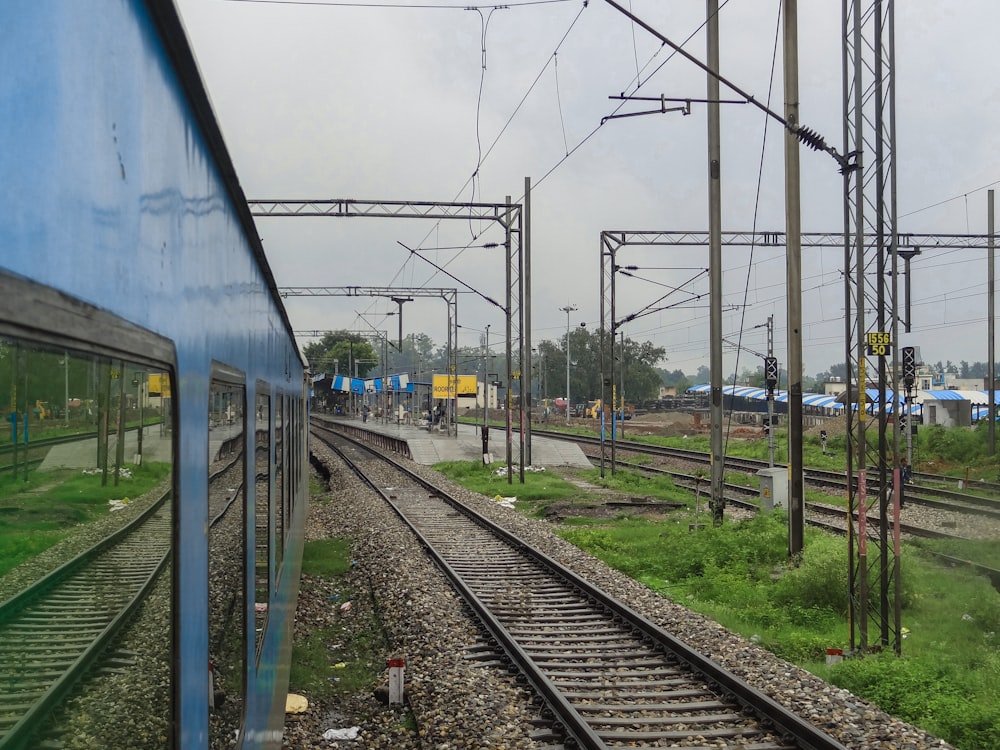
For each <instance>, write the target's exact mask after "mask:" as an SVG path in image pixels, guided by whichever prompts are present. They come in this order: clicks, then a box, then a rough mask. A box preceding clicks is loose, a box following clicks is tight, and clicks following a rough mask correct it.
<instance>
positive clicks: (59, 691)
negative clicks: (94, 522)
mask: <svg viewBox="0 0 1000 750" xmlns="http://www.w3.org/2000/svg"><path fill="white" fill-rule="evenodd" d="M171 495H172V492H171V491H168V492H166V493H164V494H163V495H162V496H161V497H160V498H159V500H157V501H156V502H154V503H153V504H152V505H151V506H150V508H149V509H148V510H147V511H146V512H145V513H143V514H142V515H141V516H139V517H138V518H136V519H135V520H134V521H133V522H132V523H130V524H129V525H127V526H125V527H123V528H122V529H120V530H119V531H117V532H116V533H114V534H112V535H111V536H109V537H107V538H106V539H105V540H103V541H102V542H101V543H99V544H97V545H95V546H94V547H92V548H91V549H90V550H88V551H87V552H84V553H83V554H81V555H79V556H77V557H76V558H75V559H73V560H71V561H69V562H67V563H66V564H64V565H63V566H62V567H60V568H58V569H57V570H55V571H53V572H52V573H50V574H49V575H47V576H45V577H44V578H42V579H41V580H39V581H38V582H36V583H35V584H34V585H33V586H31V587H30V588H28V589H25V590H24V591H22V592H21V593H20V594H18V595H17V596H15V597H13V598H11V599H9V600H8V601H6V602H4V603H3V604H2V605H0V748H2V749H3V750H10V749H12V748H23V747H26V745H25V743H26V742H27V741H28V739H29V738H30V736H31V734H32V733H33V732H35V731H36V730H37V729H38V728H39V726H40V723H41V720H42V719H43V717H44V716H45V715H47V713H48V712H49V711H50V710H51V709H52V708H54V707H55V706H56V705H57V704H58V703H59V702H60V701H62V700H63V698H64V697H66V696H67V695H68V694H69V693H70V692H71V691H72V690H73V689H74V688H75V687H76V685H77V684H78V683H79V682H80V681H81V680H82V679H83V678H84V677H85V675H86V674H87V673H88V671H89V670H91V669H92V668H94V667H95V666H97V665H99V664H101V663H102V659H103V657H104V654H105V651H106V650H107V648H108V646H109V645H111V644H112V643H113V642H114V640H115V638H116V636H117V635H118V634H119V633H120V632H121V631H122V629H123V628H124V627H125V626H126V625H127V624H128V622H129V619H130V616H131V615H132V613H133V612H134V611H135V610H136V609H137V608H138V606H139V605H140V604H141V603H142V601H143V599H144V596H145V595H146V592H147V591H148V590H149V588H150V587H151V586H152V585H153V583H154V582H155V581H156V579H157V577H158V575H159V573H160V572H161V571H162V570H163V568H164V566H165V564H166V562H167V560H168V558H169V552H170V540H171V528H172V523H171V516H170V511H169V507H170V506H169V502H168V501H169V499H170V497H171ZM107 666H110V667H111V668H113V667H114V664H113V663H110V664H107Z"/></svg>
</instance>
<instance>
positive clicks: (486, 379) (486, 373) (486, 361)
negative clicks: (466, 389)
mask: <svg viewBox="0 0 1000 750" xmlns="http://www.w3.org/2000/svg"><path fill="white" fill-rule="evenodd" d="M485 344H486V347H485V350H484V351H483V461H485V460H486V454H487V453H489V452H490V450H489V449H490V324H489V323H487V324H486V339H485Z"/></svg>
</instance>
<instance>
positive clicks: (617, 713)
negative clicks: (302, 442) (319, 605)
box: [313, 429, 843, 750]
mask: <svg viewBox="0 0 1000 750" xmlns="http://www.w3.org/2000/svg"><path fill="white" fill-rule="evenodd" d="M313 435H314V437H315V438H317V439H320V440H322V441H323V442H324V443H326V444H327V445H330V446H331V448H332V449H334V450H335V451H337V452H338V453H340V455H341V456H342V457H343V458H344V460H345V461H346V462H347V463H348V464H349V465H351V466H352V467H354V470H355V472H356V473H357V474H358V476H359V477H361V478H362V479H363V480H364V481H366V482H368V483H369V485H370V486H372V488H373V489H374V490H375V491H376V492H378V493H379V494H381V495H382V496H383V497H384V498H385V500H386V502H388V503H390V504H391V505H392V507H393V508H394V509H395V511H396V512H397V513H398V514H399V515H400V517H401V518H403V519H404V520H405V521H406V523H407V524H408V525H409V526H410V528H411V529H412V530H413V532H414V534H416V535H417V537H418V538H419V540H420V542H421V543H422V544H423V545H424V546H425V547H426V549H427V550H428V552H429V554H431V555H432V556H433V557H434V558H435V560H436V563H437V565H438V566H439V567H440V568H441V569H442V570H443V571H444V572H445V573H446V575H447V576H448V577H449V578H450V579H451V581H452V584H453V585H454V586H455V588H456V590H457V591H458V592H459V593H460V595H461V596H462V597H463V598H464V599H465V601H466V602H467V604H468V605H469V607H470V608H471V609H472V610H473V611H474V612H475V614H476V616H477V617H478V618H479V620H480V622H481V624H482V626H483V628H484V629H485V630H486V631H487V632H488V633H489V634H490V637H491V638H492V639H494V640H495V641H496V643H497V649H498V650H499V652H502V654H503V657H504V658H505V659H506V660H507V661H508V662H509V663H510V665H511V668H512V669H516V670H517V671H519V673H520V674H521V675H523V676H524V679H525V680H526V681H527V682H528V683H529V684H530V685H531V686H532V687H533V688H534V690H535V692H536V694H537V695H539V696H540V698H541V699H542V700H543V701H544V704H545V708H544V709H543V710H542V711H541V716H542V719H543V721H541V722H540V726H539V727H538V730H537V732H536V736H535V739H536V740H538V741H541V742H549V743H558V745H556V746H560V745H561V746H562V747H566V748H592V749H594V750H598V749H603V748H610V747H663V746H672V747H685V748H689V749H694V748H707V747H709V746H712V747H719V746H726V747H745V748H756V750H791V749H792V748H802V749H805V748H810V749H813V750H841V749H842V748H843V745H841V744H840V743H839V742H837V741H836V740H834V739H833V738H831V737H829V736H828V735H826V734H825V733H823V732H821V731H819V730H818V729H817V728H816V727H814V726H813V725H812V724H810V723H809V722H808V721H805V720H804V719H802V718H801V717H799V716H797V715H795V714H794V713H792V712H791V711H789V710H787V709H785V708H784V707H783V706H781V705H780V704H778V703H777V702H776V701H774V700H773V699H771V698H770V697H768V696H767V695H764V694H763V693H761V692H759V691H757V690H756V689H754V688H753V687H752V686H751V685H749V684H748V683H746V682H744V681H743V680H740V679H739V678H738V677H736V676H735V675H734V674H732V673H731V672H728V671H727V670H725V669H723V668H722V667H720V666H719V665H717V664H715V663H714V662H712V661H711V660H709V659H707V658H706V657H705V656H703V655H701V654H699V653H697V652H696V651H694V650H693V649H691V648H690V647H688V646H687V645H686V644H684V643H683V642H681V641H679V640H678V639H676V638H674V637H673V636H671V634H670V633H668V632H666V631H664V630H662V629H660V628H658V627H657V626H656V625H654V624H653V623H651V622H649V621H648V620H646V619H645V618H643V617H641V616H640V615H639V614H638V613H636V612H635V611H633V610H632V609H630V608H629V607H627V606H625V605H624V604H622V603H621V602H619V601H617V600H616V599H614V598H613V597H611V596H609V595H608V594H606V593H605V592H603V591H601V590H600V589H598V588H596V587H594V586H593V585H591V584H590V583H588V582H587V581H586V580H584V579H582V578H581V577H579V576H578V575H577V574H575V573H573V572H572V571H570V570H568V569H566V568H563V567H562V566H561V565H559V564H558V563H556V562H555V561H554V560H552V559H551V558H549V557H547V556H545V555H544V554H542V553H540V552H537V551H535V550H534V549H532V548H531V547H530V546H529V545H527V544H526V543H524V542H523V541H521V540H520V539H518V538H517V537H515V536H513V535H512V534H510V533H509V532H507V531H505V530H503V529H502V528H499V527H497V526H495V525H494V524H493V523H491V522H490V521H489V520H487V519H486V518H485V517H483V516H480V515H478V514H476V513H475V512H473V511H471V510H470V509H468V508H467V507H466V506H464V505H463V504H462V503H460V502H459V501H457V500H455V499H453V498H451V497H450V496H448V495H447V494H446V493H445V492H443V491H442V490H440V489H439V488H437V487H434V486H432V485H429V484H427V483H426V482H424V481H423V480H422V479H420V478H419V477H417V476H416V475H415V474H413V473H411V472H409V471H407V470H406V469H405V468H403V467H402V466H400V465H399V464H397V463H396V462H394V461H391V460H390V459H388V458H386V457H384V456H381V455H378V454H375V453H372V452H370V451H369V450H368V449H367V448H364V447H362V446H361V445H360V444H358V443H355V442H353V441H348V440H347V438H344V437H341V436H336V435H334V434H333V433H332V432H331V431H330V430H325V429H324V430H319V429H314V431H313ZM373 461H378V462H386V463H388V464H390V465H391V466H392V467H393V471H394V472H396V473H397V478H395V479H392V480H391V481H390V482H388V486H389V487H390V488H391V489H385V488H381V487H376V486H374V485H373V484H372V483H371V482H370V481H369V480H367V479H366V477H367V476H368V475H370V474H371V471H368V470H366V467H370V464H371V462H373Z"/></svg>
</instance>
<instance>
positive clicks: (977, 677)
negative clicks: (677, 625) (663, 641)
mask: <svg viewBox="0 0 1000 750" xmlns="http://www.w3.org/2000/svg"><path fill="white" fill-rule="evenodd" d="M688 520H690V517H687V516H685V517H678V518H676V519H672V520H668V521H665V522H651V521H645V520H642V521H640V520H635V519H629V520H625V521H616V522H604V523H589V524H587V525H585V526H577V527H572V528H565V527H564V528H563V529H561V530H560V531H559V533H560V534H561V535H562V536H563V537H565V538H566V539H567V540H569V541H571V542H573V543H574V544H576V545H577V546H579V547H581V548H582V549H585V550H587V551H588V552H591V553H592V554H594V555H596V556H597V557H599V558H601V559H602V560H604V561H605V562H606V563H608V564H609V565H610V566H612V567H614V568H616V569H618V570H621V571H622V572H624V573H626V574H628V575H629V576H631V577H633V578H635V579H637V580H639V581H641V582H643V583H644V584H646V585H647V586H649V587H650V588H651V589H653V590H654V591H657V592H659V593H661V594H663V595H664V596H667V597H669V598H671V599H674V600H675V601H678V602H679V603H682V604H684V605H685V606H687V607H689V608H691V609H693V610H696V611H699V612H702V613H703V614H705V615H707V616H708V617H711V618H712V619H713V620H716V621H717V622H720V623H721V624H723V625H724V626H726V627H727V628H729V629H731V630H733V631H735V632H738V633H741V634H743V635H744V636H746V637H748V638H751V639H752V640H754V641H756V642H758V643H760V644H761V645H762V646H764V647H766V648H768V649H769V650H771V651H773V652H774V653H776V654H778V655H779V656H781V657H783V658H785V659H787V660H789V661H791V662H793V663H796V664H798V665H800V666H802V667H804V668H805V669H808V670H809V671H811V672H814V673H816V674H819V675H820V676H822V677H824V678H825V679H827V680H829V681H830V682H832V683H834V684H836V685H839V686H841V687H845V688H847V689H849V690H851V691H852V692H855V693H856V694H858V695H861V696H863V697H865V698H867V699H869V700H872V701H874V702H876V703H878V704H879V705H880V706H881V707H882V708H883V709H885V710H886V711H888V712H890V713H892V714H893V715H896V716H899V717H900V718H902V719H904V720H906V721H909V722H911V723H913V724H916V725H918V726H921V727H923V728H925V729H927V730H928V731H930V732H931V733H933V734H935V735H937V736H940V737H942V738H944V739H946V740H948V741H949V742H951V743H952V744H954V745H955V746H956V747H958V748H960V750H993V749H995V748H997V747H1000V708H998V699H1000V643H998V637H997V632H996V631H997V629H998V625H1000V596H998V594H997V592H996V591H995V590H993V589H992V587H991V586H990V585H989V583H988V582H987V581H986V580H985V579H983V578H981V577H976V576H974V575H973V574H971V573H970V572H968V571H961V570H951V569H946V568H942V567H940V566H937V565H935V564H933V563H931V562H928V561H926V560H924V559H922V557H921V555H920V554H919V552H918V551H917V550H915V549H913V548H905V549H904V554H903V559H902V562H901V568H900V569H901V571H902V577H901V581H902V582H903V592H902V597H901V602H902V605H903V614H902V621H903V626H904V627H905V628H906V630H907V635H906V638H905V640H904V642H903V646H902V652H903V657H902V658H897V657H895V655H888V654H886V655H871V656H866V657H864V658H852V659H848V660H846V661H845V662H843V663H842V664H840V665H835V666H833V667H828V666H827V665H826V663H825V653H826V649H827V648H829V647H839V648H847V647H848V646H849V642H848V641H849V630H848V621H847V609H848V596H847V592H848V582H847V566H846V561H845V558H846V542H845V541H844V540H842V539H837V538H833V537H830V536H826V535H824V534H822V533H820V532H818V531H813V530H810V529H806V535H805V547H804V550H803V553H802V556H801V560H800V561H799V563H798V565H796V566H790V565H788V563H787V560H786V557H787V556H786V549H787V525H786V524H787V518H786V516H785V515H784V514H783V513H774V514H769V515H760V516H757V517H756V518H754V519H752V520H749V521H744V522H741V523H727V524H724V525H722V526H721V527H712V526H708V527H705V528H703V529H701V530H700V531H698V532H695V533H692V532H691V531H689V529H688V523H687V522H688ZM874 595H875V592H873V597H874ZM872 605H873V606H876V602H874V601H873V602H872ZM872 640H877V635H875V634H873V638H872Z"/></svg>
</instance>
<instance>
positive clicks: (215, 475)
mask: <svg viewBox="0 0 1000 750" xmlns="http://www.w3.org/2000/svg"><path fill="white" fill-rule="evenodd" d="M245 404H246V387H245V385H244V383H243V377H242V375H241V374H240V373H238V372H236V371H233V370H231V369H229V368H227V367H225V366H223V365H220V364H215V365H214V366H213V368H212V382H211V389H210V391H209V402H208V470H209V476H208V520H209V524H210V526H209V541H208V544H209V546H208V648H209V669H210V673H209V674H210V676H211V679H212V683H211V693H210V695H209V707H210V711H211V715H210V724H209V735H210V736H209V747H210V748H212V750H216V749H220V750H221V748H230V747H232V746H233V738H234V737H237V736H238V735H239V732H240V731H241V722H242V718H243V710H244V703H245V681H246V586H245V584H244V571H245V567H244V561H245V559H246V555H245V549H246V542H245V540H246V533H245V529H246V492H245V486H246V468H245V460H244V458H245V454H246V451H245V450H244V448H245V446H246V409H245Z"/></svg>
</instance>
